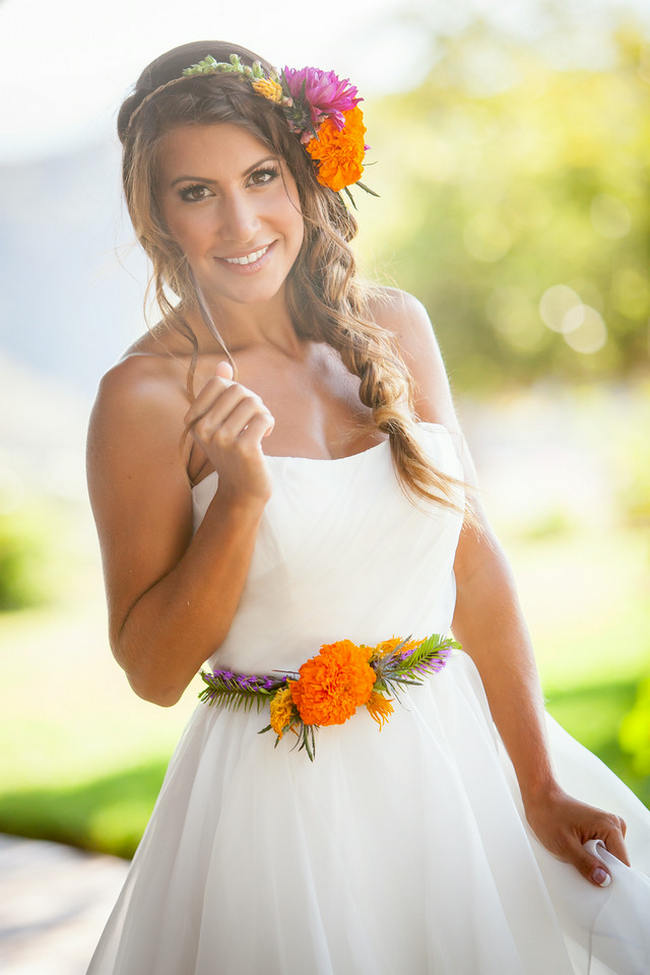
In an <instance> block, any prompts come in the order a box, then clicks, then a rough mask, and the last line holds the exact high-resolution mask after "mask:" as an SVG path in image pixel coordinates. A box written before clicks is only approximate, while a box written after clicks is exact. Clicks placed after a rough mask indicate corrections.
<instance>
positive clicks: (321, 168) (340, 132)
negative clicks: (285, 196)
mask: <svg viewBox="0 0 650 975" xmlns="http://www.w3.org/2000/svg"><path fill="white" fill-rule="evenodd" d="M343 115H344V116H345V126H344V127H343V128H342V129H337V127H336V125H335V123H334V121H333V120H332V119H331V118H326V119H325V121H324V122H323V123H322V124H321V126H320V128H319V129H318V134H317V137H316V138H315V139H310V141H309V142H308V143H307V145H306V146H305V149H306V150H307V152H308V153H309V155H310V156H311V158H312V159H314V160H315V161H316V162H318V174H317V175H318V182H319V183H321V184H322V185H323V186H328V187H329V188H330V189H331V190H334V191H335V192H338V191H339V190H342V189H343V187H344V186H350V185H352V183H356V182H357V180H359V179H360V178H361V174H362V173H363V157H364V153H365V144H364V138H363V137H364V135H365V132H366V127H365V125H364V124H363V112H362V111H361V109H360V108H359V107H358V106H355V107H354V108H351V109H349V110H348V111H347V112H343Z"/></svg>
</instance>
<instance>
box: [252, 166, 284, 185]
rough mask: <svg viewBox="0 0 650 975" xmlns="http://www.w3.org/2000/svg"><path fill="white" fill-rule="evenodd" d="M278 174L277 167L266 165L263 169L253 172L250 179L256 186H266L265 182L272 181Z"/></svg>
mask: <svg viewBox="0 0 650 975" xmlns="http://www.w3.org/2000/svg"><path fill="white" fill-rule="evenodd" d="M277 175H278V171H277V169H274V168H273V167H272V166H265V167H264V168H263V169H256V170H255V172H254V173H251V177H250V181H251V183H253V185H254V186H264V184H265V183H271V182H272V181H273V180H274V179H275V178H276V176H277Z"/></svg>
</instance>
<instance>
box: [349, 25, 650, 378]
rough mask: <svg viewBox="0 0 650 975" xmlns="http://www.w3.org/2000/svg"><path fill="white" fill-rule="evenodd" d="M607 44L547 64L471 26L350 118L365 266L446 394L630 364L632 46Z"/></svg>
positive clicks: (642, 106) (649, 145)
mask: <svg viewBox="0 0 650 975" xmlns="http://www.w3.org/2000/svg"><path fill="white" fill-rule="evenodd" d="M567 40H569V39H568V38H567ZM611 40H612V49H613V51H614V54H615V56H614V59H613V62H614V63H613V64H612V65H611V66H610V67H608V68H606V69H594V70H587V69H584V68H580V69H578V68H572V69H564V70H557V69H555V68H554V67H552V66H551V65H550V64H549V63H548V60H545V58H544V56H543V54H542V53H541V52H540V51H537V50H535V49H533V48H532V47H526V46H523V45H522V44H521V42H515V41H514V40H513V39H512V38H506V37H504V36H501V35H498V34H495V33H494V29H493V28H490V27H488V26H486V25H485V24H484V23H482V22H477V23H474V24H472V25H471V26H470V27H468V28H467V29H466V30H465V31H464V32H463V33H461V34H460V35H456V36H454V37H450V38H448V39H446V40H443V41H441V40H440V38H437V40H436V44H437V47H438V51H439V57H438V58H437V60H436V62H435V64H434V66H433V68H432V69H431V71H430V73H429V75H428V77H427V78H426V80H425V81H424V83H422V84H421V85H419V86H418V87H417V88H415V89H414V90H411V91H408V92H405V93H400V94H397V95H393V96H389V97H386V98H383V99H381V100H379V101H377V102H375V103H374V104H372V105H371V106H369V107H368V108H367V109H366V122H367V125H368V131H369V133H370V135H369V138H370V140H371V142H372V148H373V153H372V156H373V157H374V158H375V159H377V160H378V162H379V165H378V166H377V167H376V169H375V168H372V169H371V170H370V171H369V172H368V173H367V176H366V177H365V178H366V179H367V182H368V183H369V184H370V185H371V186H372V187H373V188H374V189H376V190H377V191H378V192H379V193H380V194H381V197H382V200H381V202H378V201H371V202H370V203H366V202H365V201H364V202H363V205H362V210H363V213H362V220H361V224H362V230H361V234H360V245H361V250H362V254H363V256H364V257H365V264H366V266H368V265H370V267H371V268H372V269H373V272H374V274H375V276H377V275H378V276H379V277H381V278H382V279H383V280H384V281H388V282H390V283H393V282H394V283H397V284H399V286H400V287H403V288H405V289H407V290H409V291H412V292H413V293H414V294H416V295H417V296H418V297H419V298H420V299H421V300H422V301H423V302H424V303H425V305H426V306H427V307H428V310H429V312H430V314H431V317H432V319H433V321H434V324H435V327H436V331H437V334H438V336H439V339H440V342H441V346H442V349H443V353H444V356H445V360H446V364H447V367H448V370H449V373H450V376H451V378H452V382H453V383H454V385H455V386H457V387H460V388H465V389H467V388H473V389H477V388H479V389H480V388H483V389H490V388H493V387H495V386H497V385H499V386H501V385H503V384H504V382H509V381H510V382H515V383H521V382H524V383H526V382H529V381H530V380H532V379H534V378H536V377H538V376H542V375H547V374H549V373H553V374H554V375H555V376H557V377H558V378H563V379H579V378H582V377H585V378H588V377H593V378H596V377H598V378H604V377H614V376H623V375H626V376H629V375H630V374H631V373H634V372H641V371H644V370H646V369H647V359H646V356H647V351H648V339H649V328H650V285H649V282H648V276H647V269H648V258H649V256H650V246H649V245H650V202H649V201H650V197H649V190H650V46H649V45H648V41H647V39H646V38H644V37H643V36H642V34H641V32H640V29H636V28H635V27H633V26H629V25H628V26H625V27H623V26H619V27H618V28H617V29H616V31H615V33H614V35H613V37H612V39H611ZM407 69H408V66H407V65H405V70H407ZM371 158H372V157H371ZM359 195H361V194H359ZM377 268H379V272H377Z"/></svg>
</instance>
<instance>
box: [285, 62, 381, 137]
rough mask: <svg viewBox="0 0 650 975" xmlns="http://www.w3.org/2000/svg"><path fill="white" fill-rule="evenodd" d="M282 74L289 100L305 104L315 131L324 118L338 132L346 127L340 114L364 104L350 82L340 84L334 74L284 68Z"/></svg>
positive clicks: (314, 70)
mask: <svg viewBox="0 0 650 975" xmlns="http://www.w3.org/2000/svg"><path fill="white" fill-rule="evenodd" d="M282 74H283V77H284V80H285V82H286V85H287V88H288V89H289V92H290V93H291V97H292V98H293V99H294V100H295V101H297V102H301V101H303V102H307V104H308V106H309V109H310V112H311V120H312V123H313V125H314V128H315V129H317V128H318V126H319V125H320V123H321V122H322V121H323V119H324V118H327V117H329V118H331V119H332V120H333V122H334V124H335V125H336V127H337V129H342V128H343V127H344V125H345V118H344V117H343V112H347V111H349V110H350V109H351V108H354V107H355V106H356V105H358V103H359V102H361V101H363V99H362V98H359V97H358V95H357V89H356V88H355V86H354V85H351V84H350V81H349V79H348V78H344V79H343V80H341V79H340V78H339V77H338V75H336V74H334V72H333V71H321V70H320V69H319V68H300V69H298V68H287V67H285V68H283V70H282Z"/></svg>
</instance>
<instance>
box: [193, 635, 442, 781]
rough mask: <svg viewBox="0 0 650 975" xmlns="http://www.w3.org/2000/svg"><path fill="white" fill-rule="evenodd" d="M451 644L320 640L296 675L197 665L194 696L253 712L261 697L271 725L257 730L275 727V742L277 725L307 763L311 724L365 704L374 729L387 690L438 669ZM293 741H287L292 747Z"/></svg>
mask: <svg viewBox="0 0 650 975" xmlns="http://www.w3.org/2000/svg"><path fill="white" fill-rule="evenodd" d="M452 647H455V648H458V649H460V643H456V641H455V640H452V639H451V637H444V638H443V637H442V636H440V634H438V633H432V634H431V636H429V637H426V638H425V639H424V640H410V637H407V638H406V639H405V640H401V639H400V638H399V637H392V638H391V639H390V640H385V641H384V642H383V643H380V644H378V645H377V646H376V647H367V646H365V645H364V644H361V646H357V644H355V643H352V641H351V640H339V641H338V642H337V643H329V644H323V646H321V648H320V650H319V652H318V653H317V654H316V656H314V657H311V658H310V659H309V660H307V661H306V662H305V663H304V664H303V665H302V666H301V667H300V669H299V671H298V673H294V672H292V671H274V674H283V675H284V676H282V677H278V676H273V674H262V675H258V674H252V675H251V674H239V673H235V672H234V671H232V670H214V671H212V672H211V673H207V672H206V671H203V670H202V671H201V677H202V678H203V681H204V682H205V684H206V685H207V686H206V687H204V688H203V690H202V691H201V692H200V693H199V699H200V700H202V701H205V702H207V703H208V704H220V705H223V706H225V707H226V708H230V709H231V710H239V709H241V708H245V709H246V710H249V709H250V708H251V707H252V706H253V704H254V703H256V704H257V710H258V711H259V710H260V708H261V707H262V706H263V705H264V704H265V703H266V702H267V701H268V702H269V705H270V711H271V723H270V724H269V725H267V726H266V728H262V729H261V730H260V731H259V732H258V734H263V733H264V732H265V731H270V730H271V728H272V729H273V731H275V733H276V736H277V737H276V739H275V745H274V747H277V744H278V742H279V741H280V739H281V738H282V736H283V734H284V732H285V731H291V732H293V734H294V735H296V736H297V739H298V740H297V741H296V745H297V744H298V742H300V743H301V744H300V749H299V750H302V749H303V748H304V749H306V751H307V755H308V756H309V758H310V760H311V761H312V762H313V761H314V756H315V754H316V740H315V736H314V729H318V728H319V727H320V726H321V725H332V724H343V723H344V722H345V721H347V720H348V718H351V717H352V715H353V714H354V713H355V711H356V710H357V708H359V707H361V705H365V707H366V709H367V710H368V713H369V714H370V716H371V717H372V718H373V720H374V721H376V722H377V724H378V725H379V730H380V731H381V729H382V727H383V725H384V723H385V722H386V721H388V715H389V714H392V713H393V710H394V709H393V705H392V700H393V699H392V698H387V697H385V695H384V694H383V693H382V692H383V691H389V692H391V693H393V694H395V696H396V697H399V689H400V688H401V687H403V686H404V685H405V684H421V683H422V681H421V680H418V679H417V678H418V677H419V676H423V675H427V674H435V673H437V672H438V671H439V670H441V669H442V668H443V667H444V665H445V663H446V660H447V657H448V656H449V654H450V653H451V649H452ZM294 747H295V745H294Z"/></svg>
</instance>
